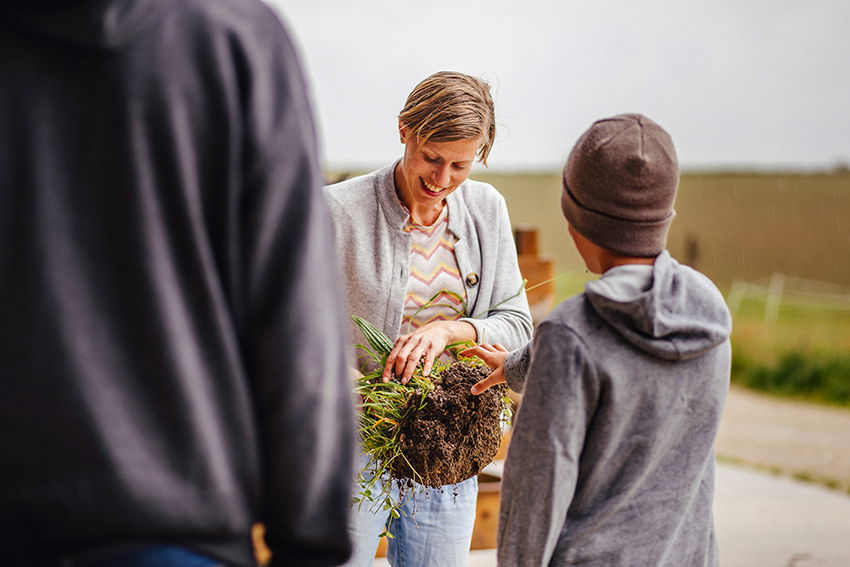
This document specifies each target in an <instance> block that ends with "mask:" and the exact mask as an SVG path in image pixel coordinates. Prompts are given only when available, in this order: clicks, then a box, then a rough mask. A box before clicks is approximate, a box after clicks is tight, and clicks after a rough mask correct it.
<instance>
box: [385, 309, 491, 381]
mask: <svg viewBox="0 0 850 567" xmlns="http://www.w3.org/2000/svg"><path fill="white" fill-rule="evenodd" d="M476 336H477V335H476V332H475V327H473V326H472V325H470V324H469V323H467V322H465V321H434V322H432V323H428V324H427V325H423V326H421V327H419V328H418V329H416V330H415V331H413V332H412V333H408V334H406V335H402V336H400V337H399V338H398V339H397V340H396V342H395V345H393V349H392V350H391V351H390V354H389V356H388V357H387V363H386V365H385V366H384V373H383V375H382V376H381V380H383V381H384V382H389V381H390V380H391V379H392V378H393V376H395V377H396V378H397V379H398V380H399V381H400V382H401V383H402V384H407V383H408V382H409V381H410V377H411V376H413V372H414V371H415V370H416V367H417V366H418V365H419V362H420V361H422V375H423V376H428V375H429V374H430V373H431V368H432V367H433V366H434V359H435V358H437V357H438V356H440V355H441V354H443V351H445V350H446V346H447V345H449V344H452V343H456V342H459V341H474V340H475V338H476Z"/></svg>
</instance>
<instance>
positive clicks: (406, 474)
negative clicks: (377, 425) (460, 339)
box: [393, 362, 506, 488]
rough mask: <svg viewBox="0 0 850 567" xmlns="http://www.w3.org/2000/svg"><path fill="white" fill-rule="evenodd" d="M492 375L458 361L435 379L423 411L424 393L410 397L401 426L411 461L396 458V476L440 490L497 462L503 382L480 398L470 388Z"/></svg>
mask: <svg viewBox="0 0 850 567" xmlns="http://www.w3.org/2000/svg"><path fill="white" fill-rule="evenodd" d="M489 374H490V370H489V369H488V368H487V367H486V366H474V365H472V364H469V363H467V362H455V363H454V364H452V365H451V366H450V367H449V368H447V369H446V370H444V371H443V372H442V373H441V374H440V376H439V378H438V379H437V380H435V387H434V389H433V390H431V391H430V392H428V394H427V396H426V401H425V404H424V406H423V407H422V408H421V409H418V410H417V409H416V407H417V405H418V404H419V403H420V401H421V399H422V395H421V392H420V393H419V394H418V395H417V394H414V395H413V396H411V398H410V399H409V400H408V402H407V404H408V409H409V410H410V411H408V412H407V413H406V416H405V418H404V420H402V422H401V424H400V429H401V435H400V441H401V450H402V452H403V453H404V456H405V458H406V460H407V462H404V459H396V461H395V462H396V463H398V462H399V461H401V464H400V465H397V466H396V467H395V469H394V471H393V476H395V477H396V478H399V479H415V480H416V481H417V482H418V483H420V484H424V485H426V486H430V487H434V488H439V487H441V486H445V485H450V484H457V483H459V482H461V481H464V480H466V479H468V478H470V477H473V476H475V475H477V474H478V473H479V472H480V471H481V469H482V468H484V467H485V466H487V465H488V464H489V463H490V462H491V461H492V460H493V458H494V457H495V456H496V452H497V451H498V450H499V445H500V443H501V439H502V419H503V411H504V407H505V406H504V402H503V401H502V399H503V397H504V395H505V390H506V387H505V385H504V384H502V385H500V386H497V387H493V388H490V389H489V390H487V391H486V392H484V393H483V394H480V395H477V396H476V395H473V394H472V393H471V392H470V391H469V389H470V387H471V386H472V385H473V384H475V383H476V382H478V381H479V380H482V379H484V378H486V377H487V376H488V375H489ZM411 467H412V468H413V470H411ZM413 471H416V473H417V474H414V472H413Z"/></svg>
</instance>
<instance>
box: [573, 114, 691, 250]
mask: <svg viewBox="0 0 850 567" xmlns="http://www.w3.org/2000/svg"><path fill="white" fill-rule="evenodd" d="M563 185H564V191H563V194H562V195H561V208H562V209H563V211H564V216H565V217H566V218H567V222H569V223H570V224H571V225H572V226H573V228H574V229H575V230H577V231H578V232H579V233H581V234H582V235H583V236H585V237H586V238H588V239H589V240H590V241H591V242H593V243H594V244H597V245H598V246H601V247H603V248H605V249H607V250H611V251H613V252H616V253H618V254H622V255H625V256H635V257H653V256H657V255H658V254H660V253H661V251H662V250H664V249H665V248H666V246H667V231H668V229H669V227H670V222H671V221H672V220H673V216H674V215H675V211H674V210H673V203H674V201H675V198H676V189H677V188H678V185H679V164H678V160H677V158H676V149H675V148H674V147H673V141H672V140H671V138H670V135H669V134H668V133H667V132H666V131H665V130H664V129H663V128H662V127H661V126H659V125H658V124H656V123H655V122H653V121H652V120H650V119H649V118H647V117H646V116H643V115H641V114H620V115H617V116H613V117H611V118H604V119H602V120H597V121H596V122H594V123H593V124H592V125H591V126H590V128H588V129H587V131H585V132H584V134H582V135H581V137H580V138H579V139H578V141H577V142H576V144H575V146H574V147H573V149H572V151H571V152H570V155H569V157H568V159H567V164H566V166H565V167H564V176H563Z"/></svg>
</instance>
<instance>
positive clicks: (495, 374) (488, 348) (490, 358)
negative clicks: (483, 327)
mask: <svg viewBox="0 0 850 567" xmlns="http://www.w3.org/2000/svg"><path fill="white" fill-rule="evenodd" d="M460 355H461V356H477V357H478V358H480V359H481V360H483V361H484V363H485V364H486V365H487V366H489V367H490V370H492V372H491V373H490V375H489V376H487V377H486V378H485V379H483V380H481V381H480V382H478V383H477V384H473V386H472V388H471V389H470V391H471V392H472V393H473V394H480V393H482V392H486V391H487V390H489V389H490V388H491V387H492V386H495V385H496V384H504V383H505V359H506V358H507V357H508V349H506V348H505V347H503V346H502V345H488V344H481V345H478V346H474V347H472V348H468V349H466V350H464V351H461V352H460Z"/></svg>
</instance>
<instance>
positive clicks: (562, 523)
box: [499, 252, 731, 567]
mask: <svg viewBox="0 0 850 567" xmlns="http://www.w3.org/2000/svg"><path fill="white" fill-rule="evenodd" d="M641 270H646V271H645V272H643V273H642V272H641ZM730 331H731V317H730V315H729V312H728V309H727V308H726V305H725V303H724V301H723V297H722V296H721V294H720V292H719V291H718V290H717V288H716V287H715V286H714V285H713V284H712V283H711V282H710V281H709V280H708V279H707V278H706V277H705V276H703V275H702V274H700V273H698V272H696V271H695V270H693V269H691V268H688V267H686V266H682V265H680V264H679V263H677V262H676V261H675V260H674V259H673V258H671V257H670V255H669V254H668V253H667V252H663V253H662V254H661V255H660V256H658V258H657V259H656V262H655V264H654V266H652V267H651V268H650V267H645V268H644V267H640V266H624V267H618V268H612V269H611V270H609V271H608V272H606V274H605V276H604V277H603V278H602V279H600V280H598V281H595V282H591V283H588V284H587V287H586V290H585V293H583V294H581V295H579V296H577V297H574V298H572V299H570V300H567V301H565V302H564V303H562V304H561V305H559V306H558V307H557V308H556V309H555V310H554V311H553V312H552V313H551V314H550V315H549V317H548V318H547V319H546V320H544V321H543V322H542V323H541V324H540V326H539V328H538V329H537V331H536V333H535V337H534V340H533V342H532V343H531V344H530V345H528V346H526V347H524V348H523V349H520V350H518V351H515V352H514V353H512V354H511V356H510V357H509V358H508V360H507V361H506V367H505V372H506V378H507V379H508V381H509V384H510V385H511V387H512V388H514V389H515V390H522V389H523V387H524V396H523V399H522V403H521V407H520V411H519V414H518V417H517V420H516V423H515V426H514V431H513V437H512V440H511V446H510V450H509V453H508V459H507V462H506V467H505V478H504V482H503V487H502V504H501V517H500V526H499V565H500V566H502V567H510V566H522V567H528V566H532V565H578V564H580V565H583V566H592V565H599V566H603V565H604V566H606V567H612V566H620V565H635V566H649V565H652V566H661V565H669V566H676V567H683V566H697V565H699V566H703V565H716V564H717V553H716V544H715V540H714V532H713V521H712V498H713V490H714V453H713V448H712V447H713V443H714V438H715V435H716V432H717V427H718V423H719V420H720V415H721V412H722V409H723V404H724V401H725V398H726V393H727V390H728V381H729V368H730V360H731V355H730V346H729V333H730Z"/></svg>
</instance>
